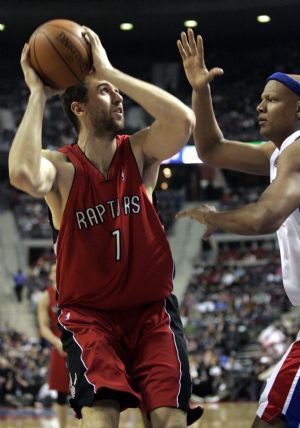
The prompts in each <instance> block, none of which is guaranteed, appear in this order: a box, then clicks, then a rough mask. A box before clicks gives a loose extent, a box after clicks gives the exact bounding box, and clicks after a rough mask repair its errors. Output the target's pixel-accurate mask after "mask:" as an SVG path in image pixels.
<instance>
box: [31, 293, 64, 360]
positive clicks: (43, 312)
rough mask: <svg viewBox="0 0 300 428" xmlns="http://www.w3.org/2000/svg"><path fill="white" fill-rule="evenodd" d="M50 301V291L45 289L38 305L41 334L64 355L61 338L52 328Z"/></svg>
mask: <svg viewBox="0 0 300 428" xmlns="http://www.w3.org/2000/svg"><path fill="white" fill-rule="evenodd" d="M49 301H50V297H49V293H48V292H47V291H44V293H43V294H42V296H41V298H40V300H39V301H38V306H37V315H38V323H39V329H40V334H41V336H42V337H44V339H46V340H47V341H48V342H49V343H51V345H53V346H55V348H56V349H57V350H58V352H59V353H61V354H62V355H64V352H63V350H62V343H61V340H60V338H59V337H57V336H55V334H54V333H53V332H52V330H51V329H50V319H49V314H48V307H49Z"/></svg>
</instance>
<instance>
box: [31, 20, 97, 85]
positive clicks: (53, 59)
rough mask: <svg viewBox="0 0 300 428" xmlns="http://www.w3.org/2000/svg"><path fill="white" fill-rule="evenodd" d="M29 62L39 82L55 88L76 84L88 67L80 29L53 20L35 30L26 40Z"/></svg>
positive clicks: (89, 62) (88, 51)
mask: <svg viewBox="0 0 300 428" xmlns="http://www.w3.org/2000/svg"><path fill="white" fill-rule="evenodd" d="M29 48H30V53H29V55H30V62H31V65H32V67H33V68H34V70H35V71H36V73H37V74H38V75H39V77H40V78H41V79H42V81H43V82H44V83H45V84H46V85H48V86H51V87H52V88H55V89H66V88H68V87H69V86H73V85H76V84H78V83H80V82H82V80H84V78H85V76H86V75H87V74H88V72H89V71H90V69H91V67H92V54H91V48H90V45H89V43H88V42H87V41H86V40H85V38H84V37H83V35H82V27H81V26H80V25H79V24H77V23H76V22H73V21H69V20H67V19H55V20H52V21H48V22H45V23H44V24H42V25H41V26H40V27H38V28H37V29H36V30H35V32H34V33H33V34H32V36H31V37H30V40H29Z"/></svg>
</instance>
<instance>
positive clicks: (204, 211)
mask: <svg viewBox="0 0 300 428" xmlns="http://www.w3.org/2000/svg"><path fill="white" fill-rule="evenodd" d="M211 212H216V209H215V207H214V206H212V205H206V204H203V205H201V206H200V207H198V208H190V209H188V210H183V211H180V212H179V213H177V214H176V218H182V217H190V218H192V219H194V220H196V221H198V222H199V223H201V224H204V225H205V226H206V231H205V233H204V235H203V237H202V239H204V240H207V239H208V238H209V237H210V236H211V235H212V233H213V232H214V231H215V230H216V228H215V227H214V226H212V225H210V224H208V220H207V218H208V216H209V213H211Z"/></svg>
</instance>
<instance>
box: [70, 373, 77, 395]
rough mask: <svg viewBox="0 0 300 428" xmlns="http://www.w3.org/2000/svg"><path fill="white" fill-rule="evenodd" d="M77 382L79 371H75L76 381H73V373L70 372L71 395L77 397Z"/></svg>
mask: <svg viewBox="0 0 300 428" xmlns="http://www.w3.org/2000/svg"><path fill="white" fill-rule="evenodd" d="M76 382H77V373H76V372H75V375H74V382H72V376H71V373H70V393H71V397H72V398H75V394H76V389H75V386H76Z"/></svg>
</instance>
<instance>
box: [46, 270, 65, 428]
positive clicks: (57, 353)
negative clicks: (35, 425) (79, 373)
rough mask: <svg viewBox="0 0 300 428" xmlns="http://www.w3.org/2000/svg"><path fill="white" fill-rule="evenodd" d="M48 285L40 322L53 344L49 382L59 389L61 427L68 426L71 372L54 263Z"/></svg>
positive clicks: (58, 406) (58, 404)
mask: <svg viewBox="0 0 300 428" xmlns="http://www.w3.org/2000/svg"><path fill="white" fill-rule="evenodd" d="M49 279H50V281H51V286H50V287H48V288H47V289H46V290H45V291H44V293H43V295H42V297H41V298H40V300H39V302H38V322H39V327H40V333H41V335H42V336H43V337H44V338H45V339H46V340H47V341H48V342H49V343H51V344H52V348H51V354H50V365H49V379H48V384H49V388H50V389H54V390H55V391H57V393H58V395H57V403H56V408H55V410H56V413H57V417H58V420H59V426H60V428H66V426H67V412H68V404H67V398H68V395H69V393H70V392H69V374H68V370H67V360H66V356H67V354H66V353H65V352H64V351H63V349H62V343H61V340H60V337H61V332H60V330H59V329H58V326H57V324H58V323H57V304H56V265H55V264H54V265H52V267H51V271H50V275H49Z"/></svg>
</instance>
